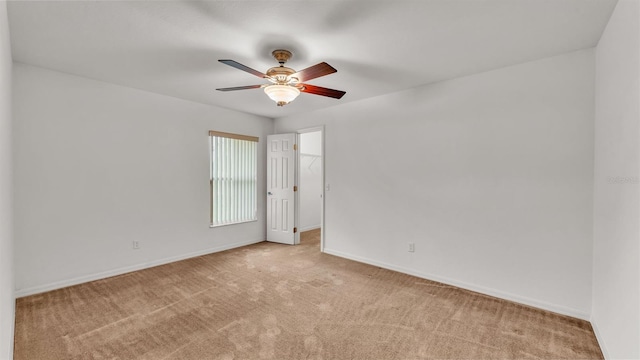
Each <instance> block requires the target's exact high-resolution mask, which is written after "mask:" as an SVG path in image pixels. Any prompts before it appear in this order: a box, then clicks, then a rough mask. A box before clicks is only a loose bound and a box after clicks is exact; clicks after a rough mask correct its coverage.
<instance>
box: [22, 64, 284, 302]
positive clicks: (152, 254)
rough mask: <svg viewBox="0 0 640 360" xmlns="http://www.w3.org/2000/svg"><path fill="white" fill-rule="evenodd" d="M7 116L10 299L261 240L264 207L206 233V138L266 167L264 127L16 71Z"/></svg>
mask: <svg viewBox="0 0 640 360" xmlns="http://www.w3.org/2000/svg"><path fill="white" fill-rule="evenodd" d="M14 117H15V123H14V163H15V169H14V171H15V239H16V246H15V256H16V257H15V262H16V269H15V272H16V289H17V294H18V295H25V294H30V293H34V292H39V291H44V290H48V289H51V288H57V287H61V286H64V285H68V284H72V283H78V282H83V281H87V280H91V279H95V278H100V277H104V276H108V275H111V274H115V273H120V272H124V271H128V270H133V269H138V268H141V267H145V266H149V265H153V264H158V263H162V262H166V261H169V260H175V259H179V258H184V257H188V256H191V255H195V254H201V253H206V252H212V251H217V250H221V249H226V248H230V247H236V246H240V245H243V244H247V243H253V242H258V241H263V240H264V239H265V235H266V234H265V205H264V199H263V197H258V209H259V215H258V216H259V221H257V222H252V223H246V224H240V225H233V226H224V227H218V228H213V229H211V228H209V155H208V153H209V144H208V130H210V129H214V130H220V131H226V132H233V133H241V134H247V135H253V136H259V137H260V141H261V143H262V145H261V146H260V149H259V157H260V158H261V159H266V158H265V151H264V149H265V146H264V144H265V141H266V135H267V134H270V133H272V130H273V121H272V120H271V119H267V118H262V117H258V116H253V115H247V114H241V113H238V112H234V111H230V110H225V109H221V108H216V107H213V106H208V105H203V104H199V103H193V102H189V101H184V100H180V99H176V98H171V97H167V96H162V95H158V94H153V93H149V92H144V91H140V90H136V89H131V88H126V87H121V86H117V85H113V84H108V83H103V82H99V81H93V80H89V79H86V78H82V77H77V76H71V75H67V74H63V73H59V72H54V71H50V70H45V69H42V68H37V67H32V66H28V65H22V64H14ZM265 161H266V160H265ZM263 163H264V161H262V162H260V163H259V166H258V172H259V184H260V185H259V187H258V193H259V194H262V193H264V192H265V186H264V183H265V181H264V180H265V169H264V164H263ZM133 240H138V241H140V246H141V249H139V250H133V249H132V241H133Z"/></svg>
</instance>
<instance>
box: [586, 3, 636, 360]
mask: <svg viewBox="0 0 640 360" xmlns="http://www.w3.org/2000/svg"><path fill="white" fill-rule="evenodd" d="M639 47H640V5H639V3H638V1H635V0H620V1H619V2H618V5H617V6H616V9H615V11H614V12H613V15H612V16H611V19H610V21H609V24H608V25H607V28H606V30H605V32H604V34H603V35H602V38H601V39H600V42H599V43H598V47H597V50H596V120H595V170H594V171H595V179H594V250H593V254H594V256H593V308H592V324H593V326H594V329H595V330H596V333H597V334H598V340H599V341H600V345H601V347H602V348H603V350H604V351H605V355H606V356H607V358H612V359H632V358H633V359H638V358H640V296H639V293H640V268H639V266H638V263H639V262H640V255H639V253H640V246H639V243H640V221H639V219H640V213H639V207H640V189H639V187H640V185H639V183H638V182H639V179H640V166H639V163H640V156H639V153H638V152H639V151H640V147H639V146H638V138H639V136H640V126H639V125H640V102H639V99H640V49H639Z"/></svg>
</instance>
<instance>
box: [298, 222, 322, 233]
mask: <svg viewBox="0 0 640 360" xmlns="http://www.w3.org/2000/svg"><path fill="white" fill-rule="evenodd" d="M315 229H320V224H318V225H311V226H305V227H303V228H300V232H305V231H309V230H315Z"/></svg>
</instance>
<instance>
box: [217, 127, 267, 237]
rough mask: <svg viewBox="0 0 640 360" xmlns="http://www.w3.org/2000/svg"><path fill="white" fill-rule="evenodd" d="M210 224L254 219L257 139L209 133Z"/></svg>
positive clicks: (255, 214)
mask: <svg viewBox="0 0 640 360" xmlns="http://www.w3.org/2000/svg"><path fill="white" fill-rule="evenodd" d="M209 141H210V146H211V166H210V169H211V170H210V182H209V183H210V186H211V225H212V226H219V225H229V224H236V223H242V222H247V221H254V220H257V216H258V215H257V210H258V203H257V181H258V138H257V137H253V136H245V135H237V134H229V133H223V132H219V131H209Z"/></svg>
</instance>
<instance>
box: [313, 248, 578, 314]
mask: <svg viewBox="0 0 640 360" xmlns="http://www.w3.org/2000/svg"><path fill="white" fill-rule="evenodd" d="M324 252H325V253H327V254H330V255H335V256H339V257H342V258H345V259H349V260H354V261H357V262H361V263H365V264H369V265H373V266H377V267H381V268H384V269H388V270H393V271H397V272H401V273H404V274H408V275H412V276H416V277H419V278H423V279H426V280H432V281H437V282H440V283H443V284H447V285H451V286H455V287H459V288H462V289H466V290H471V291H475V292H478V293H481V294H485V295H489V296H493V297H497V298H500V299H505V300H509V301H513V302H516V303H520V304H524V305H528V306H532V307H535V308H539V309H543V310H547V311H552V312H555V313H558V314H561V315H567V316H571V317H574V318H578V319H582V320H586V321H589V314H587V313H585V312H582V311H580V310H576V309H572V308H569V307H566V306H562V305H556V304H551V303H547V302H544V301H539V300H535V299H531V298H527V297H524V296H519V295H515V294H511V293H506V292H502V291H500V290H496V289H491V288H486V287H483V286H478V285H474V284H469V283H465V282H463V281H458V280H454V279H449V278H446V277H442V276H438V275H434V274H427V273H422V272H419V271H415V270H412V269H408V268H404V267H401V266H395V265H391V264H387V263H383V262H379V261H376V260H371V259H367V258H364V257H361V256H356V255H351V254H347V253H343V252H341V251H336V250H332V249H327V248H326V247H325V249H324Z"/></svg>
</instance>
